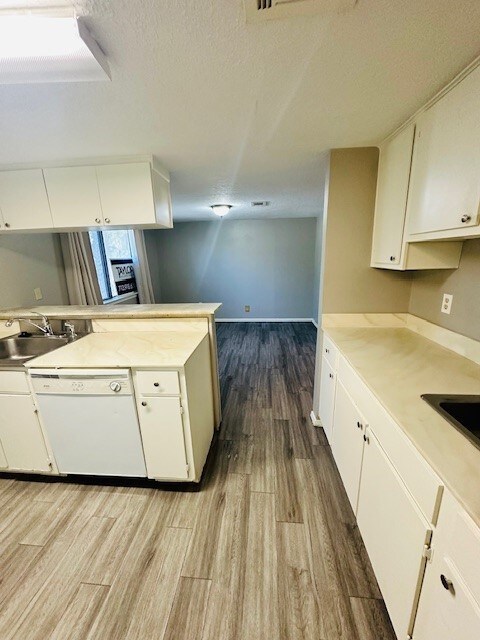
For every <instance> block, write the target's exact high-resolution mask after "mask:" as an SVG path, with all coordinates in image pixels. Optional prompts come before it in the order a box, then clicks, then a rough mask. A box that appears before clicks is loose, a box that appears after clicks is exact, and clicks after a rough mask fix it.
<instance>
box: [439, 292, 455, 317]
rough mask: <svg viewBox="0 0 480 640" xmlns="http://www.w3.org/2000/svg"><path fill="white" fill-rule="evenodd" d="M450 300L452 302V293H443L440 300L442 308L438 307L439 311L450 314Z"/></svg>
mask: <svg viewBox="0 0 480 640" xmlns="http://www.w3.org/2000/svg"><path fill="white" fill-rule="evenodd" d="M452 302H453V295H452V294H451V293H444V294H443V300H442V308H441V309H440V311H441V312H442V313H448V314H450V312H451V311H452Z"/></svg>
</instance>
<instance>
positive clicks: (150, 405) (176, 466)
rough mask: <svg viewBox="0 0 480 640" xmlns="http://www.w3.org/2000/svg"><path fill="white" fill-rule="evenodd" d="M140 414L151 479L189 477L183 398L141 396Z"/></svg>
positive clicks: (184, 478)
mask: <svg viewBox="0 0 480 640" xmlns="http://www.w3.org/2000/svg"><path fill="white" fill-rule="evenodd" d="M138 404H139V407H138V413H139V418H140V431H141V434H142V441H143V449H144V453H145V462H146V465H147V472H148V476H149V477H150V478H162V479H172V480H186V479H187V478H188V466H187V457H186V453H185V436H184V428H183V415H182V413H183V409H182V406H181V401H180V398H176V397H164V398H162V397H151V396H140V397H139V402H138Z"/></svg>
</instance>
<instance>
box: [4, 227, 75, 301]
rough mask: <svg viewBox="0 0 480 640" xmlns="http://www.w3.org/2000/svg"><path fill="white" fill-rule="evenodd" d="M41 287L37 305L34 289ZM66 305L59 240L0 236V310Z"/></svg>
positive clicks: (41, 236) (65, 289)
mask: <svg viewBox="0 0 480 640" xmlns="http://www.w3.org/2000/svg"><path fill="white" fill-rule="evenodd" d="M35 287H40V288H41V289H42V292H43V300H41V301H39V302H37V301H36V300H35V298H34V295H33V289H34V288H35ZM38 304H68V295H67V288H66V283H65V272H64V269H63V259H62V255H61V249H60V242H59V237H58V236H56V235H53V234H49V233H45V234H40V233H37V234H13V233H12V234H3V235H0V307H20V306H27V307H31V306H33V305H38Z"/></svg>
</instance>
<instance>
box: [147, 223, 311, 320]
mask: <svg viewBox="0 0 480 640" xmlns="http://www.w3.org/2000/svg"><path fill="white" fill-rule="evenodd" d="M316 225H317V219H316V218H295V219H293V218H289V219H270V220H228V219H223V220H218V221H213V222H180V223H176V224H175V226H174V228H173V229H172V230H165V231H147V232H146V233H145V235H146V245H147V250H148V254H149V261H150V269H151V271H152V279H153V284H154V289H155V297H156V301H157V302H164V303H168V302H222V303H223V307H222V309H221V310H220V312H219V314H218V317H219V318H246V319H248V318H252V319H254V318H308V319H310V318H312V317H313V313H314V309H313V300H314V260H315V236H316ZM317 295H318V293H317ZM245 305H250V308H251V311H250V313H246V312H245V310H244V307H245Z"/></svg>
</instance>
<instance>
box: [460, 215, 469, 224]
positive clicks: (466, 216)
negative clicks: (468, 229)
mask: <svg viewBox="0 0 480 640" xmlns="http://www.w3.org/2000/svg"><path fill="white" fill-rule="evenodd" d="M461 219H462V222H463V223H465V222H470V220H471V219H472V216H469V215H468V213H465V214H464V215H463V216H462V218H461Z"/></svg>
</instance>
